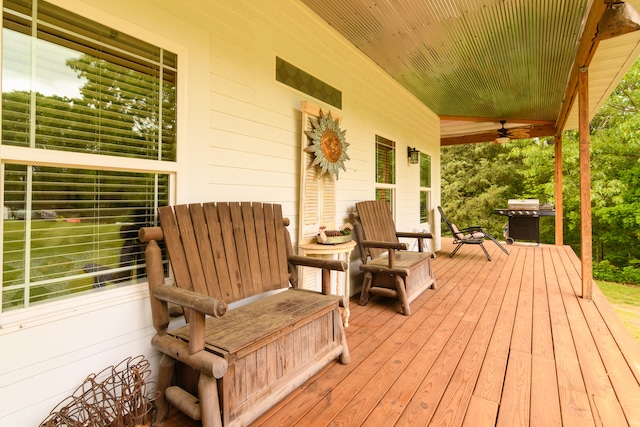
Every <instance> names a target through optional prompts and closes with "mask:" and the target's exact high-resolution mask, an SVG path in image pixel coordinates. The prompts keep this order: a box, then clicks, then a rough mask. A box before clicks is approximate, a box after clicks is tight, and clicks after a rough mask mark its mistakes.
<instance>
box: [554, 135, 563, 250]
mask: <svg viewBox="0 0 640 427" xmlns="http://www.w3.org/2000/svg"><path fill="white" fill-rule="evenodd" d="M554 140H555V144H554V153H555V181H556V197H555V199H556V200H555V209H556V217H555V220H556V245H557V246H562V245H564V232H563V227H564V224H563V220H562V217H563V213H562V198H563V193H562V135H561V134H558V135H556V136H555V137H554Z"/></svg>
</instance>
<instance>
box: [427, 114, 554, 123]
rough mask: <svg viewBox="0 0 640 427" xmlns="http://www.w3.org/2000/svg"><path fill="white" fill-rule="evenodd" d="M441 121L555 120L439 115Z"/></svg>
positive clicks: (540, 121) (530, 121)
mask: <svg viewBox="0 0 640 427" xmlns="http://www.w3.org/2000/svg"><path fill="white" fill-rule="evenodd" d="M439 117H440V120H441V121H456V122H473V123H483V122H493V123H500V120H506V121H507V123H521V124H526V125H553V124H555V123H556V122H555V120H536V119H518V118H515V119H514V118H509V117H468V116H439Z"/></svg>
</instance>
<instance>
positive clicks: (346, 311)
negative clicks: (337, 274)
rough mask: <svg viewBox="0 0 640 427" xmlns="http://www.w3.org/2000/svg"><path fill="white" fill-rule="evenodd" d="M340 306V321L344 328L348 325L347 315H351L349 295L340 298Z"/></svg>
mask: <svg viewBox="0 0 640 427" xmlns="http://www.w3.org/2000/svg"><path fill="white" fill-rule="evenodd" d="M340 307H342V323H343V324H344V327H345V328H348V327H349V316H351V309H350V308H349V297H348V296H343V297H342V299H341V300H340Z"/></svg>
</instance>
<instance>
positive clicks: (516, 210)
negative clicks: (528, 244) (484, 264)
mask: <svg viewBox="0 0 640 427" xmlns="http://www.w3.org/2000/svg"><path fill="white" fill-rule="evenodd" d="M494 212H495V213H496V214H498V215H502V216H507V217H509V228H508V230H505V238H506V239H507V243H508V244H512V243H513V242H514V241H516V240H528V241H534V242H536V243H538V244H539V243H540V217H541V216H554V215H555V214H556V212H555V210H554V208H553V206H551V205H542V206H541V205H540V204H539V203H538V201H537V200H509V207H508V208H507V209H495V210H494Z"/></svg>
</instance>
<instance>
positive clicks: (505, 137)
mask: <svg viewBox="0 0 640 427" xmlns="http://www.w3.org/2000/svg"><path fill="white" fill-rule="evenodd" d="M505 123H507V121H506V120H500V124H501V125H502V127H501V128H500V129H498V130H497V131H496V132H497V133H498V137H497V138H496V139H495V140H494V141H493V143H494V144H503V143H505V142H508V141H509V140H510V139H524V138H529V130H528V129H505V127H504V125H505Z"/></svg>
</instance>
